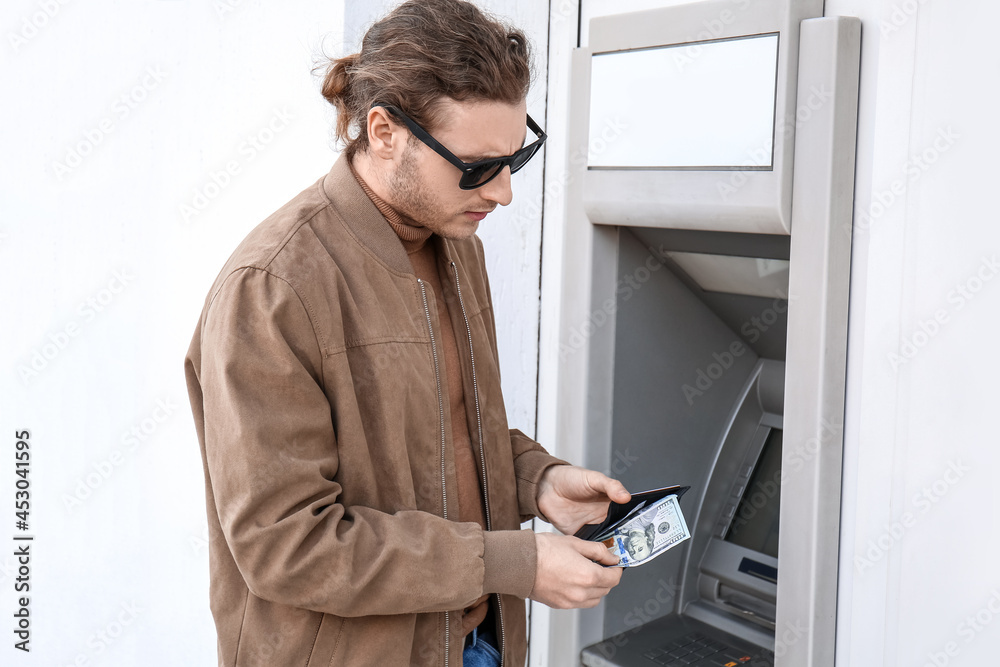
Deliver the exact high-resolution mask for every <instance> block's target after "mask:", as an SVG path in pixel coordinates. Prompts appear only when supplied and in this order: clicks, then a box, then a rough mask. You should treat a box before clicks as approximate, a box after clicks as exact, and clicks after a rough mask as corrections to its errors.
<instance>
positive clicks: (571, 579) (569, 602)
mask: <svg viewBox="0 0 1000 667" xmlns="http://www.w3.org/2000/svg"><path fill="white" fill-rule="evenodd" d="M535 546H536V548H537V552H538V565H537V566H536V568H535V585H534V587H533V588H532V589H531V599H532V600H535V601H537V602H541V603H543V604H546V605H548V606H550V607H552V608H553V609H579V608H586V607H595V606H597V603H598V602H600V601H601V598H602V597H604V596H605V595H607V594H608V592H609V591H610V590H611V589H612V588H614V587H615V586H617V585H618V582H619V581H620V580H621V578H622V570H623V569H624V568H620V567H603V566H602V565H617V564H618V557H617V556H615V555H613V554H612V553H611V552H610V551H608V550H607V549H606V548H605V547H604V545H602V544H601V543H599V542H587V541H585V540H581V539H579V538H576V537H571V536H569V535H556V534H554V533H535ZM595 561H596V562H595Z"/></svg>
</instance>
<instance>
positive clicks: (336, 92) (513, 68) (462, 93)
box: [323, 0, 531, 157]
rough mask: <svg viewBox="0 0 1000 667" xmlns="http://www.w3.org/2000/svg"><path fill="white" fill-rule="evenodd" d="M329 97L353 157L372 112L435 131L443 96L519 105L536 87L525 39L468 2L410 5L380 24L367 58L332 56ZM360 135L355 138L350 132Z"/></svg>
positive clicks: (367, 39)
mask: <svg viewBox="0 0 1000 667" xmlns="http://www.w3.org/2000/svg"><path fill="white" fill-rule="evenodd" d="M326 67H327V70H326V77H325V80H324V82H323V97H325V98H326V100H327V101H328V102H329V103H330V104H332V105H333V106H334V107H336V109H337V127H336V135H337V139H338V140H340V141H343V142H344V143H345V144H346V146H345V152H346V154H347V156H348V157H353V156H354V155H355V154H356V153H357V152H358V151H359V150H366V149H367V148H368V132H367V130H366V126H367V117H368V111H369V110H370V109H371V107H372V105H373V104H374V103H375V102H382V103H385V104H392V105H395V106H396V107H398V108H400V109H402V110H403V112H404V113H406V114H407V115H408V116H409V117H410V118H412V119H413V120H414V121H416V122H417V123H418V124H419V125H420V126H421V127H423V128H425V129H427V130H428V131H431V130H432V129H433V128H434V127H435V125H436V124H437V122H436V121H438V120H439V119H438V118H437V111H438V106H439V105H438V103H439V102H440V100H441V99H442V98H443V97H449V98H451V99H453V100H456V101H459V102H463V101H490V102H506V103H508V104H518V103H519V102H521V101H522V100H524V98H525V97H526V96H527V94H528V86H529V85H530V83H531V56H530V47H529V44H528V39H527V37H525V35H524V33H523V32H521V31H520V30H518V29H517V28H514V27H512V26H509V25H506V24H504V23H502V22H500V21H499V20H497V19H496V18H493V17H490V16H487V15H486V14H484V13H483V12H482V11H481V10H480V9H479V8H477V7H476V6H475V5H473V4H472V3H470V2H464V1H463V0H409V1H408V2H404V3H403V4H402V5H400V6H399V7H397V8H396V9H395V10H393V11H392V12H391V13H390V14H389V15H388V16H386V17H385V18H383V19H382V20H380V21H378V22H377V23H375V24H374V25H373V26H372V27H371V28H369V30H368V32H367V33H366V34H365V36H364V39H363V40H362V42H361V52H360V53H355V54H353V55H350V56H346V57H343V58H330V59H329V62H328V63H327V65H326ZM354 132H356V136H354V137H353V138H352V136H351V135H352V133H354Z"/></svg>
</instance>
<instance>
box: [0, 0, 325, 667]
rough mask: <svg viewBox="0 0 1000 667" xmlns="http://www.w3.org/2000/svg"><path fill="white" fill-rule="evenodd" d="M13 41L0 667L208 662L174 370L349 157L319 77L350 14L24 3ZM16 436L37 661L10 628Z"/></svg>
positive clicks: (224, 2) (7, 97) (0, 176)
mask: <svg viewBox="0 0 1000 667" xmlns="http://www.w3.org/2000/svg"><path fill="white" fill-rule="evenodd" d="M0 25H2V26H4V29H3V42H2V44H0V59H2V69H0V89H2V90H3V91H4V92H3V99H4V106H3V120H4V122H3V123H2V126H0V128H2V129H0V132H2V143H0V145H2V147H3V159H2V161H0V207H2V208H0V272H2V274H0V275H2V279H3V284H4V285H5V287H4V289H3V290H2V291H0V295H2V296H0V310H2V312H3V320H2V321H3V326H2V345H0V354H2V355H3V365H2V370H3V373H2V375H0V397H2V398H0V400H2V402H0V405H2V407H0V426H2V428H0V433H2V439H0V457H2V463H0V471H2V474H0V507H3V509H4V515H5V517H6V518H5V521H4V526H5V528H4V529H3V530H2V531H0V541H2V543H3V546H2V548H0V613H2V615H3V618H5V619H7V620H6V622H5V624H4V627H5V631H4V637H5V639H4V641H3V644H2V646H0V664H3V665H45V666H46V667H63V666H65V665H116V666H117V665H121V666H132V665H139V664H141V665H163V666H164V667H167V666H169V667H176V666H177V665H191V666H198V665H214V664H215V661H216V655H215V654H216V647H215V628H214V623H213V621H212V617H211V614H210V612H209V608H208V557H207V545H206V543H205V541H204V536H205V525H206V519H205V501H204V480H203V478H202V472H201V459H200V455H199V450H198V442H197V439H196V437H195V432H194V426H193V423H192V418H191V412H190V408H189V404H188V399H187V394H186V389H185V385H184V376H183V367H182V361H183V358H184V354H185V352H186V350H187V346H188V343H189V341H190V338H191V334H192V332H193V330H194V326H195V323H196V321H197V318H198V314H199V312H200V310H201V307H202V302H203V299H204V298H205V295H206V293H207V291H208V288H209V287H210V285H211V283H212V281H213V279H214V277H215V275H216V273H217V272H218V271H219V269H220V268H221V267H222V264H223V263H224V261H225V259H226V257H228V255H229V253H230V252H232V250H233V249H234V248H235V246H236V245H237V243H238V242H239V241H240V239H241V238H242V237H243V236H244V235H245V234H246V233H247V232H248V231H249V230H250V229H251V228H252V227H253V226H254V225H256V224H257V223H258V222H259V221H261V220H262V219H263V218H264V217H266V216H267V215H268V214H269V213H271V212H272V211H273V210H274V209H275V208H277V207H278V206H280V205H281V204H283V203H284V202H285V201H287V200H288V199H290V198H291V197H292V196H294V195H295V194H296V193H298V192H299V191H300V190H302V189H304V188H305V187H306V186H308V185H309V184H311V183H312V182H314V181H315V180H316V179H317V178H319V177H320V176H321V175H323V174H324V173H325V172H326V171H327V170H328V169H329V167H330V165H331V164H332V162H333V160H334V159H335V153H334V151H333V150H332V141H331V135H330V129H329V128H330V126H331V120H332V117H333V114H332V109H328V107H329V105H327V104H326V102H325V101H324V100H323V99H322V97H321V96H320V95H319V93H318V81H317V80H316V79H314V77H313V76H312V75H311V73H310V69H311V67H312V65H313V60H314V57H315V56H316V55H317V54H318V53H319V51H320V46H321V43H322V38H323V36H324V35H329V43H328V47H327V48H328V49H329V50H330V51H331V52H333V51H335V50H336V48H338V47H339V45H340V42H341V41H342V31H343V6H342V3H341V2H339V1H336V0H335V1H330V0H324V1H322V2H320V1H318V0H309V1H306V2H296V3H287V4H279V3H264V2H262V1H261V0H212V1H210V2H193V1H190V0H177V1H167V0H159V1H157V0H141V1H138V2H121V1H114V0H91V2H86V3H83V2H69V1H68V0H60V1H58V2H57V1H56V0H45V1H43V0H12V1H8V2H5V3H4V4H3V6H2V8H0ZM251 137H253V139H252V140H251V139H250V138H251ZM252 142H256V143H257V145H256V146H254V144H253V143H252ZM74 152H77V153H80V154H82V157H80V158H79V161H77V158H76V157H74V156H73V153H74ZM60 164H65V165H66V169H65V170H64V169H62V168H61V167H60V166H59V165H60ZM227 166H229V167H232V168H233V169H232V170H233V171H234V172H237V173H235V175H220V173H221V172H224V171H225V170H226V168H227ZM213 174H214V176H213ZM213 179H214V180H215V181H216V183H213ZM199 194H200V195H202V196H205V197H206V198H205V199H204V200H202V199H196V198H197V197H198V196H199ZM183 205H189V206H191V207H192V208H193V209H196V214H191V215H188V216H185V215H184V212H183V211H182V208H181V207H182V206H183ZM197 209H200V210H197ZM189 213H190V212H189ZM185 217H187V218H188V219H185ZM36 354H37V356H36ZM21 429H29V430H30V431H31V439H30V441H31V445H32V446H31V453H32V458H31V468H30V470H31V472H30V480H31V488H30V493H31V499H30V500H31V514H30V520H29V524H30V525H29V531H28V533H27V534H31V535H34V536H35V540H34V542H33V543H32V546H31V554H32V557H31V575H30V576H31V581H30V584H31V590H30V593H29V594H28V595H29V597H30V600H31V601H30V609H31V632H32V634H31V643H30V647H31V653H30V654H25V653H22V652H21V651H18V650H15V649H14V648H13V643H14V642H13V635H12V633H11V627H12V614H13V613H14V608H15V607H14V601H15V592H14V583H15V582H14V578H15V577H16V576H17V575H16V572H15V569H14V567H15V559H14V558H13V552H14V548H15V547H14V541H13V539H12V537H13V535H14V534H20V531H18V530H16V529H15V527H14V525H13V524H14V521H15V518H14V516H13V514H14V507H13V505H14V482H15V479H14V474H13V468H14V466H13V462H14V449H15V438H14V433H15V431H16V430H17V431H19V430H21ZM133 432H134V433H133Z"/></svg>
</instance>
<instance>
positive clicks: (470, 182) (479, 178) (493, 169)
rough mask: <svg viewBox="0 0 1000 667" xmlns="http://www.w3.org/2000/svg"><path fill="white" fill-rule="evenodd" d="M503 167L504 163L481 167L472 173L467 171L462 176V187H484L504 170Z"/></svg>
mask: <svg viewBox="0 0 1000 667" xmlns="http://www.w3.org/2000/svg"><path fill="white" fill-rule="evenodd" d="M503 166H504V165H503V162H502V161H498V162H490V163H487V164H483V165H480V166H478V167H476V168H475V169H473V170H472V171H467V172H465V173H464V174H462V182H461V185H462V186H463V187H476V186H478V185H483V184H484V183H486V182H487V181H489V180H491V179H492V178H493V177H494V176H496V175H497V174H498V173H499V172H500V170H501V169H503Z"/></svg>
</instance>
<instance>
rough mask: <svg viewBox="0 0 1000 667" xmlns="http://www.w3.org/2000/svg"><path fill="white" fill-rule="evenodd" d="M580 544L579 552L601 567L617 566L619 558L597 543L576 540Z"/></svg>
mask: <svg viewBox="0 0 1000 667" xmlns="http://www.w3.org/2000/svg"><path fill="white" fill-rule="evenodd" d="M577 541H578V542H579V543H580V546H579V547H578V548H579V551H580V553H581V554H583V555H584V556H586V557H587V558H589V559H590V560H592V561H594V562H597V563H601V564H602V565H617V564H618V561H619V558H618V556H616V555H614V554H613V553H611V552H610V551H608V550H607V548H606V547H605V546H604V545H603V544H600V543H598V542H586V541H584V540H577Z"/></svg>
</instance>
